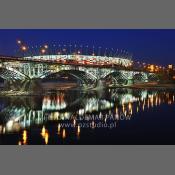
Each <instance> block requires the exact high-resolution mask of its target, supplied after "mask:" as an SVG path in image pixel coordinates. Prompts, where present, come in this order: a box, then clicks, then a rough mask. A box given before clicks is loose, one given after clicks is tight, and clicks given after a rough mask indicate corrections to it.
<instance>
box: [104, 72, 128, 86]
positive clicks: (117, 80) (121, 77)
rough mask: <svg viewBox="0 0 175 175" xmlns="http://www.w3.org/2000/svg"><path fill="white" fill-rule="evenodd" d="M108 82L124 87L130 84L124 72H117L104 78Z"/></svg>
mask: <svg viewBox="0 0 175 175" xmlns="http://www.w3.org/2000/svg"><path fill="white" fill-rule="evenodd" d="M104 80H106V81H107V82H108V81H110V85H115V86H124V85H127V84H128V79H127V76H126V75H125V74H124V73H123V72H122V71H115V72H112V73H110V74H108V75H107V76H106V77H104Z"/></svg>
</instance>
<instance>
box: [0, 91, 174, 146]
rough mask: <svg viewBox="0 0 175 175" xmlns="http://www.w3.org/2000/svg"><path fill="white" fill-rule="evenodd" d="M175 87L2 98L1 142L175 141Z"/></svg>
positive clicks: (100, 142)
mask: <svg viewBox="0 0 175 175" xmlns="http://www.w3.org/2000/svg"><path fill="white" fill-rule="evenodd" d="M174 136H175V90H165V89H161V90H146V89H142V90H140V89H139V90H138V89H135V90H134V89H121V88H120V89H119V88H118V89H105V90H99V91H92V90H91V91H81V90H75V89H74V90H73V89H72V90H60V91H55V92H48V93H47V94H45V95H43V96H12V97H0V144H19V145H23V144H24V145H25V144H175V137H174Z"/></svg>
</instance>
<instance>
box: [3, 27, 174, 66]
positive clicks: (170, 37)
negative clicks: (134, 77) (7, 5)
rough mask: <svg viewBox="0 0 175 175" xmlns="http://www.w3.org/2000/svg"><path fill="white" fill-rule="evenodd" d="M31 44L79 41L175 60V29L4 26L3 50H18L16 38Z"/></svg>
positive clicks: (157, 59) (147, 58)
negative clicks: (8, 28)
mask: <svg viewBox="0 0 175 175" xmlns="http://www.w3.org/2000/svg"><path fill="white" fill-rule="evenodd" d="M17 39H21V40H23V41H24V42H26V43H27V44H28V45H29V46H35V45H38V46H39V45H43V44H45V43H48V44H52V43H55V44H70V43H72V44H78V45H81V44H82V45H89V47H93V45H94V46H96V47H98V46H101V47H103V48H106V47H107V48H114V49H117V48H118V49H123V50H127V51H128V52H129V53H132V54H133V57H134V59H135V60H141V61H144V62H147V63H155V64H163V65H165V64H170V63H173V64H175V30H133V29H132V30H128V29H127V30H126V29H125V30H0V54H8V55H12V54H15V49H16V48H17V45H16V40H17Z"/></svg>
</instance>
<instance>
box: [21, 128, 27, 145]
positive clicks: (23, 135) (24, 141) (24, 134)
mask: <svg viewBox="0 0 175 175" xmlns="http://www.w3.org/2000/svg"><path fill="white" fill-rule="evenodd" d="M22 138H23V144H24V145H25V144H26V143H27V131H26V130H24V131H23V134H22Z"/></svg>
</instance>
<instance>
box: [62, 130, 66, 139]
mask: <svg viewBox="0 0 175 175" xmlns="http://www.w3.org/2000/svg"><path fill="white" fill-rule="evenodd" d="M62 137H63V139H65V138H66V130H65V129H63V134H62Z"/></svg>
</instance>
